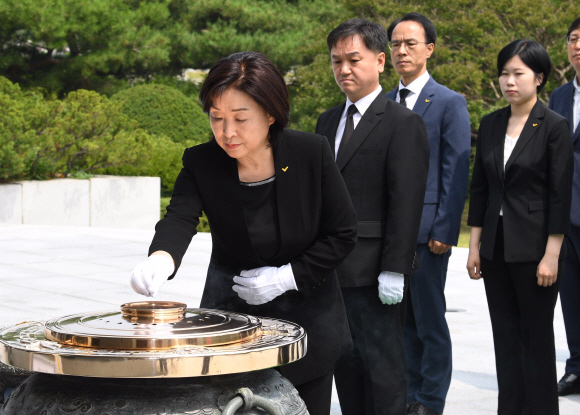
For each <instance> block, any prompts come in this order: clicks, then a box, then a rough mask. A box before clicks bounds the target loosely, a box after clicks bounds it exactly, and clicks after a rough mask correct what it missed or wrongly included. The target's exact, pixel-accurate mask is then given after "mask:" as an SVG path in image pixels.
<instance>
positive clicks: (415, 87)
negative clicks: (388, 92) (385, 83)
mask: <svg viewBox="0 0 580 415" xmlns="http://www.w3.org/2000/svg"><path fill="white" fill-rule="evenodd" d="M430 77H431V75H429V71H425V73H424V74H423V75H421V76H420V77H418V78H417V79H415V80H414V81H413V82H411V83H410V84H409V85H407V86H405V85H403V81H402V80H399V91H400V90H401V89H408V90H409V91H411V92H409V95H407V98H406V99H405V104H406V105H407V108H409V109H411V110H412V109H413V107H414V106H415V103H416V102H417V98H419V94H420V93H421V91H422V90H423V88H424V87H425V85H427V82H429V78H430ZM396 101H397V102H401V96H400V95H399V92H398V91H397V97H396Z"/></svg>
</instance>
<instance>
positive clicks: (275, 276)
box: [232, 264, 298, 305]
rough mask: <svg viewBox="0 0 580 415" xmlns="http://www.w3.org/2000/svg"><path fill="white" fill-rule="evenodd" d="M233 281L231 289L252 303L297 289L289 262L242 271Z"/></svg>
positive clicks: (257, 303) (262, 302)
mask: <svg viewBox="0 0 580 415" xmlns="http://www.w3.org/2000/svg"><path fill="white" fill-rule="evenodd" d="M234 282H235V283H236V285H234V286H233V287H232V289H233V290H234V291H235V292H237V293H238V295H239V296H240V298H241V299H242V300H245V301H246V302H247V303H248V304H252V305H259V304H265V303H267V302H269V301H272V300H273V299H274V298H276V297H278V296H279V295H281V294H284V293H285V292H286V291H289V290H297V289H298V288H297V287H296V281H295V280H294V273H293V272H292V266H291V265H290V264H286V265H283V266H281V267H280V268H276V267H261V268H254V269H251V270H249V271H242V272H240V276H239V277H237V276H236V277H234Z"/></svg>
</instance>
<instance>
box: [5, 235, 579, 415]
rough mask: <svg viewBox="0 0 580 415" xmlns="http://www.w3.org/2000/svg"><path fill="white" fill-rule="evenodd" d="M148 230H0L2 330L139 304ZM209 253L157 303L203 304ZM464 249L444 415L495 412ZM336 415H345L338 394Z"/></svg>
mask: <svg viewBox="0 0 580 415" xmlns="http://www.w3.org/2000/svg"><path fill="white" fill-rule="evenodd" d="M152 236H153V229H151V230H134V229H105V228H89V227H55V226H27V225H16V226H0V327H2V326H6V325H12V324H16V323H19V322H23V321H34V320H46V319H48V318H51V317H59V316H63V315H66V314H69V313H79V312H89V311H106V310H115V309H117V307H118V306H119V305H120V304H122V303H125V302H129V301H137V300H142V299H143V297H142V296H140V295H138V294H135V293H134V292H133V290H132V289H131V287H130V286H129V277H130V275H131V270H132V269H133V267H134V266H135V265H136V264H137V263H139V262H140V261H143V260H144V259H145V258H146V254H147V249H148V247H149V243H150V241H151V238H152ZM210 252H211V238H210V235H209V234H199V235H197V236H196V237H194V239H193V241H192V243H191V245H190V247H189V250H188V252H187V254H186V256H185V258H184V259H183V264H182V267H181V269H180V270H179V272H178V274H177V277H176V278H175V279H174V280H172V281H169V282H167V283H166V284H165V285H164V286H163V287H162V288H161V292H160V294H159V295H158V296H157V298H158V299H162V300H173V301H182V302H185V303H187V304H188V305H190V306H192V307H196V306H198V305H199V301H200V298H201V294H202V290H203V285H204V280H205V274H206V268H207V264H208V262H209V257H210ZM466 260H467V249H465V248H455V249H454V251H453V255H452V256H451V261H450V264H449V273H448V277H447V286H446V291H445V292H446V296H447V306H448V309H450V310H456V311H453V312H449V313H448V314H447V320H448V322H449V327H450V330H451V337H452V341H453V378H452V381H451V388H450V390H449V394H448V396H447V405H446V408H445V414H446V415H465V414H470V415H471V414H474V415H479V414H481V415H491V414H495V413H497V410H496V408H497V406H496V405H497V382H496V379H495V366H494V365H495V363H494V353H493V340H492V334H491V325H490V321H489V315H488V310H487V303H486V300H485V292H484V288H483V283H482V282H481V281H471V280H470V279H469V277H468V276H467V272H466V271H465V263H466ZM554 329H555V334H556V355H557V356H556V357H557V368H558V377H560V376H562V375H563V372H564V363H565V360H566V358H567V357H568V350H567V347H566V335H565V332H564V324H563V320H562V312H561V308H560V304H559V303H558V305H557V306H556V317H555V321H554ZM560 413H561V414H562V415H575V414H578V413H580V395H574V396H572V397H564V398H560ZM333 414H336V415H338V414H340V406H339V404H338V399H337V397H336V393H334V394H333Z"/></svg>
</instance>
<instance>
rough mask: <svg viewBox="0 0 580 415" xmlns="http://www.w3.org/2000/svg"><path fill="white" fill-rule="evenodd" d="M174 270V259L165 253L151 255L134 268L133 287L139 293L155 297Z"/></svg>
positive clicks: (132, 275)
mask: <svg viewBox="0 0 580 415" xmlns="http://www.w3.org/2000/svg"><path fill="white" fill-rule="evenodd" d="M174 270H175V264H174V263H173V259H171V258H169V257H166V256H165V255H151V256H150V257H149V258H147V260H146V261H143V262H141V263H140V264H139V265H137V266H136V267H135V269H134V270H133V274H131V288H133V291H135V292H136V293H137V294H141V295H146V296H147V297H155V296H156V295H157V292H158V291H159V288H160V287H161V285H163V283H164V282H165V281H167V278H168V277H169V276H170V275H171V274H173V271H174Z"/></svg>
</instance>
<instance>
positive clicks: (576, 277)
mask: <svg viewBox="0 0 580 415" xmlns="http://www.w3.org/2000/svg"><path fill="white" fill-rule="evenodd" d="M564 243H565V244H567V255H566V259H565V260H564V273H563V278H562V284H560V302H561V303H562V314H563V315H564V326H565V327H566V340H567V341H568V350H569V351H570V357H569V358H568V360H566V370H565V372H566V373H573V374H575V375H576V376H580V255H579V252H580V228H578V227H576V226H570V235H569V236H568V237H566V240H565V241H564Z"/></svg>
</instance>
